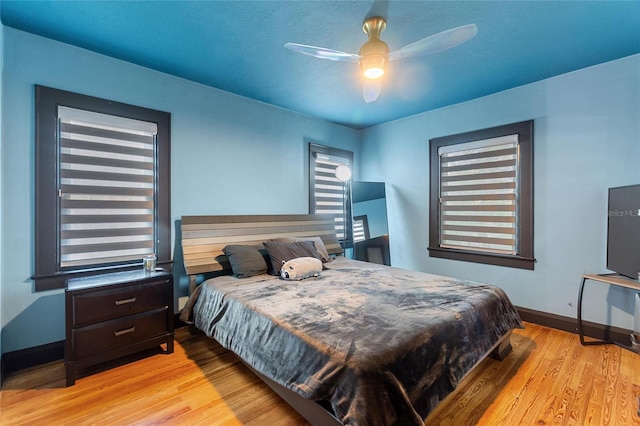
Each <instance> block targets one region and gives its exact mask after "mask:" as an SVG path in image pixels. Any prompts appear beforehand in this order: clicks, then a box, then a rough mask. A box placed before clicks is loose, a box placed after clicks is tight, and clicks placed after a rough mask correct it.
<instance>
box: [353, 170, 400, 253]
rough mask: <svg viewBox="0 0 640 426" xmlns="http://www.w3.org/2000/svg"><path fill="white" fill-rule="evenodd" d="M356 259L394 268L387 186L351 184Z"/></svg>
mask: <svg viewBox="0 0 640 426" xmlns="http://www.w3.org/2000/svg"><path fill="white" fill-rule="evenodd" d="M351 212H352V230H353V242H354V258H355V259H357V260H364V261H367V262H373V263H380V264H384V265H390V264H391V262H390V255H389V235H388V233H389V231H388V226H387V200H386V193H385V184H384V183H383V182H351Z"/></svg>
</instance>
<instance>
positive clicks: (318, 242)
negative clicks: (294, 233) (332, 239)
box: [269, 237, 333, 263]
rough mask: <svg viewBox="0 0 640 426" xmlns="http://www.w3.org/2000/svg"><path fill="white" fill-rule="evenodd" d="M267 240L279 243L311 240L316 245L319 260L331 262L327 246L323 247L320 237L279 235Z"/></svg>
mask: <svg viewBox="0 0 640 426" xmlns="http://www.w3.org/2000/svg"><path fill="white" fill-rule="evenodd" d="M269 241H277V242H281V243H294V242H297V241H313V243H314V244H315V246H316V250H317V251H318V254H320V260H322V263H327V262H331V261H332V260H333V259H332V258H331V256H330V255H329V252H328V251H327V248H326V247H325V245H324V242H323V241H322V238H320V237H280V238H274V239H273V240H269Z"/></svg>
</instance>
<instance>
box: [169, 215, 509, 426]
mask: <svg viewBox="0 0 640 426" xmlns="http://www.w3.org/2000/svg"><path fill="white" fill-rule="evenodd" d="M181 228H182V229H181V231H182V249H183V254H184V267H185V270H186V272H187V275H188V276H189V294H191V293H193V290H194V289H195V287H196V276H197V275H198V274H206V273H216V274H220V275H222V274H231V266H230V265H229V261H228V260H227V257H226V256H225V255H224V253H223V252H222V249H223V248H224V247H225V246H226V245H227V244H243V245H251V246H254V247H256V248H258V249H263V248H264V246H263V244H262V242H263V241H266V240H269V239H272V238H278V237H315V236H319V237H320V238H321V239H322V241H323V243H324V244H325V246H326V248H327V251H328V252H329V254H334V255H335V254H342V253H343V249H342V247H341V246H340V243H339V241H338V239H337V237H336V234H335V222H334V219H333V217H332V216H326V215H316V214H305V215H249V216H182V226H181ZM510 336H511V331H509V332H507V333H506V334H505V335H504V336H503V337H502V338H501V339H500V341H499V342H498V343H496V344H495V345H494V346H493V347H492V348H491V349H490V350H489V351H487V354H486V355H485V356H484V357H483V358H482V359H481V360H480V361H478V362H477V363H476V365H474V367H473V368H471V370H469V372H467V374H469V373H470V372H471V371H472V370H473V369H474V368H475V367H476V366H477V365H478V364H479V363H480V362H481V361H482V360H483V359H484V358H486V357H487V356H490V357H492V358H494V359H497V360H500V361H501V360H503V359H504V358H505V357H506V356H507V355H508V354H509V352H511V343H510ZM245 365H247V364H246V363H245ZM247 367H249V369H250V370H252V371H253V372H254V373H255V374H256V375H257V376H258V377H260V379H262V380H263V381H264V382H265V383H266V384H267V385H268V386H269V387H270V388H271V389H273V390H274V391H275V392H276V393H277V394H278V395H280V397H281V398H282V399H284V400H285V401H286V402H287V403H288V404H289V405H290V406H291V407H293V408H294V409H295V410H296V411H297V412H298V413H300V415H302V416H303V417H304V418H305V419H307V421H309V422H310V423H311V424H312V425H314V426H339V425H341V424H342V423H341V422H340V421H338V420H337V419H336V418H335V417H334V415H333V414H332V412H331V408H330V406H328V404H323V403H322V402H316V401H312V400H308V399H305V398H303V397H302V396H300V395H299V394H297V393H296V392H294V391H292V390H290V389H287V388H285V387H284V386H281V385H280V384H278V383H276V382H274V381H273V380H271V379H269V378H267V377H265V376H263V375H262V374H260V373H259V372H257V371H255V370H254V369H253V368H251V366H249V365H247ZM465 376H466V375H465Z"/></svg>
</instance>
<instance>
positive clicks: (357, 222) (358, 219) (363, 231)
mask: <svg viewBox="0 0 640 426" xmlns="http://www.w3.org/2000/svg"><path fill="white" fill-rule="evenodd" d="M370 238H371V237H370V236H369V220H368V219H367V215H366V214H365V215H361V216H354V217H353V242H354V243H357V242H360V241H366V240H368V239H370Z"/></svg>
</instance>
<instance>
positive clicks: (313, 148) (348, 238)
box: [309, 142, 354, 248]
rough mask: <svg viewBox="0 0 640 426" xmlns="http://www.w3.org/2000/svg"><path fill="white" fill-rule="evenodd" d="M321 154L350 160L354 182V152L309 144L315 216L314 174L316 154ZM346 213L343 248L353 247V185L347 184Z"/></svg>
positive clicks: (310, 196) (310, 203) (310, 191)
mask: <svg viewBox="0 0 640 426" xmlns="http://www.w3.org/2000/svg"><path fill="white" fill-rule="evenodd" d="M316 153H321V154H326V155H334V156H338V157H344V158H348V159H349V161H350V162H351V164H350V167H351V173H352V178H351V179H352V180H353V173H354V170H353V169H354V162H353V161H354V160H353V158H354V155H353V152H352V151H347V150H345V149H340V148H333V147H330V146H326V145H320V144H317V143H314V142H309V213H311V214H313V213H315V212H316V202H315V201H316V200H315V172H314V158H315V157H314V154H316ZM345 203H346V212H345V215H346V217H347V223H346V229H345V232H346V234H345V238H344V239H340V242H341V243H342V247H343V248H350V247H353V231H352V221H351V185H350V184H348V183H347V185H346V201H345Z"/></svg>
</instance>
